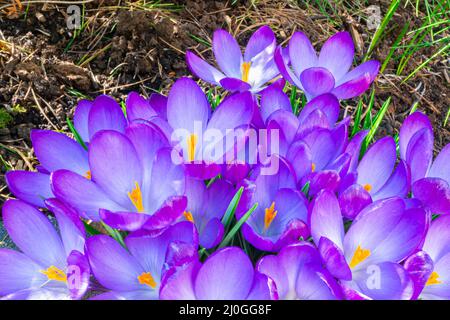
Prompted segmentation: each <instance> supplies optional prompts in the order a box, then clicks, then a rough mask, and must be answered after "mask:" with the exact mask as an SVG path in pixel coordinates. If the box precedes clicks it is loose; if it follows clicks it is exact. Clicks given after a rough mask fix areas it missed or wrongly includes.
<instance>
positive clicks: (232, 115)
mask: <svg viewBox="0 0 450 320" xmlns="http://www.w3.org/2000/svg"><path fill="white" fill-rule="evenodd" d="M252 117H253V98H252V95H251V94H250V93H249V92H245V93H240V94H234V95H232V96H230V97H229V98H226V99H225V100H224V101H223V102H222V103H221V104H220V105H219V106H218V107H217V108H216V110H215V111H214V114H213V115H212V116H211V120H210V121H209V123H208V127H207V128H208V129H217V130H220V131H221V132H222V134H223V135H225V134H226V133H227V130H232V129H235V128H237V127H240V126H243V125H248V124H249V123H250V121H251V120H252Z"/></svg>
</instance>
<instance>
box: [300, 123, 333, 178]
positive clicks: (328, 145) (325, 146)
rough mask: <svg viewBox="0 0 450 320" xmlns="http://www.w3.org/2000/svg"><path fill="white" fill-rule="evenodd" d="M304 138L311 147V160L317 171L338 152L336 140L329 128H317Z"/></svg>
mask: <svg viewBox="0 0 450 320" xmlns="http://www.w3.org/2000/svg"><path fill="white" fill-rule="evenodd" d="M302 140H303V141H304V142H305V143H306V144H307V145H308V147H309V148H310V149H311V161H312V163H313V164H314V168H315V171H320V170H323V169H324V168H325V167H326V166H327V165H328V164H329V163H330V161H332V160H333V157H334V155H335V153H336V141H335V139H333V136H332V134H331V132H330V131H329V130H327V129H319V128H318V129H316V130H313V131H311V132H310V133H309V134H307V135H306V136H305V137H303V138H302Z"/></svg>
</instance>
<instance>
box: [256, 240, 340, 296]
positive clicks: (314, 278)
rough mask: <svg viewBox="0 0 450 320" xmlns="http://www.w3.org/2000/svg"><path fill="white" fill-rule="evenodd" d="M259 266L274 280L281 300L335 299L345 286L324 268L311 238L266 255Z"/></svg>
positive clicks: (258, 267) (259, 268)
mask: <svg viewBox="0 0 450 320" xmlns="http://www.w3.org/2000/svg"><path fill="white" fill-rule="evenodd" d="M256 270H257V271H259V272H261V273H263V274H265V275H267V276H268V277H270V278H271V279H273V280H274V281H275V284H276V287H277V292H278V297H279V299H280V300H293V299H294V300H336V299H342V290H341V288H340V286H339V285H338V283H337V282H336V280H335V279H334V278H333V277H332V276H331V274H330V273H329V272H328V271H327V270H326V269H324V268H323V266H322V260H321V258H320V255H319V253H318V252H317V249H315V248H314V247H313V246H312V245H311V244H310V243H308V242H301V243H296V244H292V245H289V246H286V247H284V248H283V249H281V250H280V252H279V253H278V255H276V256H275V255H268V256H265V257H263V258H262V259H261V260H260V261H259V262H258V264H257V266H256Z"/></svg>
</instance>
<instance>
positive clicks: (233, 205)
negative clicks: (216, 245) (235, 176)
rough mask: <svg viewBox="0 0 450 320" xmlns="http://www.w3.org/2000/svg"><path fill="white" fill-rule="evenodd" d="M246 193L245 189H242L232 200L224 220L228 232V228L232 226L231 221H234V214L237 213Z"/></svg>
mask: <svg viewBox="0 0 450 320" xmlns="http://www.w3.org/2000/svg"><path fill="white" fill-rule="evenodd" d="M243 192H244V187H240V188H239V190H238V191H237V192H236V194H235V195H234V197H233V199H231V202H230V204H229V205H228V208H227V211H225V214H224V216H223V218H222V224H223V225H224V227H225V230H228V227H229V226H230V224H231V220H232V219H233V216H234V213H235V212H236V208H237V206H238V204H239V201H240V200H241V197H242V193H243Z"/></svg>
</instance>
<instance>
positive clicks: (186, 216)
mask: <svg viewBox="0 0 450 320" xmlns="http://www.w3.org/2000/svg"><path fill="white" fill-rule="evenodd" d="M183 216H184V217H185V218H186V220H187V221H190V222H192V223H194V217H193V216H192V213H190V212H189V211H185V212H183Z"/></svg>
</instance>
